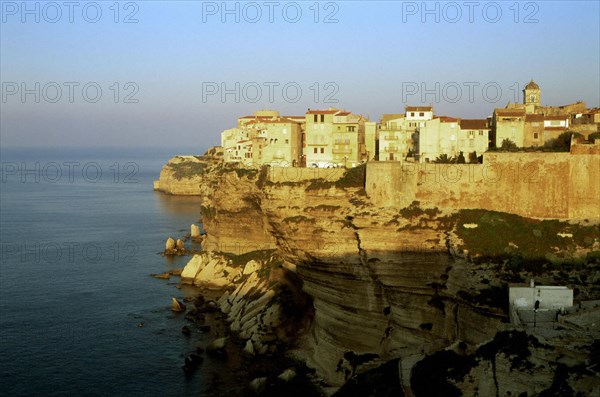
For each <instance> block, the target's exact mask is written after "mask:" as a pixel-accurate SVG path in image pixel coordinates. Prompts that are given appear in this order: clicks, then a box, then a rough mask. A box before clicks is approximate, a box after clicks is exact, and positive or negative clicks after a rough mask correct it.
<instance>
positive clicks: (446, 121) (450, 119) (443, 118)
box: [433, 116, 460, 123]
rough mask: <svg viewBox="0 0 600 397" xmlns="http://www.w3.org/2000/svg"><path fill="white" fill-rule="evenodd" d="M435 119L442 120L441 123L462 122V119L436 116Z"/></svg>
mask: <svg viewBox="0 0 600 397" xmlns="http://www.w3.org/2000/svg"><path fill="white" fill-rule="evenodd" d="M433 118H434V119H440V122H441V123H456V122H457V121H460V119H457V118H454V117H448V116H434V117H433Z"/></svg>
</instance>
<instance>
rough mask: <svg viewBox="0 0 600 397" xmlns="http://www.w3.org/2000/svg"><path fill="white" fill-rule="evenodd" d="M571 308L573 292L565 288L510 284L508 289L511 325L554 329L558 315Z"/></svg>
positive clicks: (532, 284)
mask: <svg viewBox="0 0 600 397" xmlns="http://www.w3.org/2000/svg"><path fill="white" fill-rule="evenodd" d="M572 306H573V290H572V289H570V288H567V287H565V286H550V285H535V283H534V281H533V279H532V280H531V281H530V283H529V285H521V284H512V285H509V288H508V308H509V313H510V320H511V323H512V324H514V325H524V326H527V327H534V328H536V327H543V328H547V327H554V324H555V323H556V322H557V320H558V314H559V313H561V312H562V313H564V312H565V310H566V309H568V308H571V307H572Z"/></svg>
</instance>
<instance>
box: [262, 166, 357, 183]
mask: <svg viewBox="0 0 600 397" xmlns="http://www.w3.org/2000/svg"><path fill="white" fill-rule="evenodd" d="M345 171H346V170H345V169H344V168H300V167H269V174H268V178H269V181H271V182H274V183H278V182H304V181H309V180H311V179H324V180H326V181H337V180H338V179H340V178H341V177H342V176H343V175H344V172H345Z"/></svg>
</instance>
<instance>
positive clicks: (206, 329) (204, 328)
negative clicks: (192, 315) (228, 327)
mask: <svg viewBox="0 0 600 397" xmlns="http://www.w3.org/2000/svg"><path fill="white" fill-rule="evenodd" d="M199 328H200V331H201V332H210V325H201V326H200V327H199Z"/></svg>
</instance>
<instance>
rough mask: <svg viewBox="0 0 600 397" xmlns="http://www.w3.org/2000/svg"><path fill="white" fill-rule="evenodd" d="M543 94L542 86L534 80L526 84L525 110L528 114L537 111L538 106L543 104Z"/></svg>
mask: <svg viewBox="0 0 600 397" xmlns="http://www.w3.org/2000/svg"><path fill="white" fill-rule="evenodd" d="M541 94H542V91H541V90H540V86H538V85H537V84H536V83H535V82H534V81H533V80H531V81H530V82H529V84H527V85H526V86H525V88H524V89H523V103H524V104H525V112H526V113H527V114H532V113H535V109H536V107H539V106H540V105H541Z"/></svg>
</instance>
